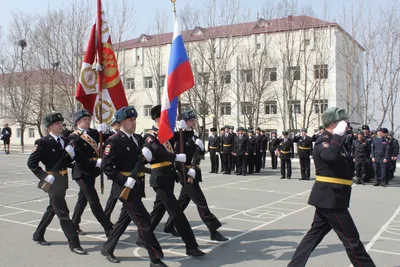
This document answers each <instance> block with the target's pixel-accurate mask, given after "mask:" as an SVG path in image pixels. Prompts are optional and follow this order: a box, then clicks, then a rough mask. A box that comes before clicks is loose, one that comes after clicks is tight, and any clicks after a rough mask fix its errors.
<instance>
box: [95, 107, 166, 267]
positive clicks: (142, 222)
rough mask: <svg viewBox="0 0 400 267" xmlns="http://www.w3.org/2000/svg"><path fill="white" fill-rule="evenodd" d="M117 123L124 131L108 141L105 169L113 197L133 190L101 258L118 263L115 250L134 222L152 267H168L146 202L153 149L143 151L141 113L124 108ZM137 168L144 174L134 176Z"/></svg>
mask: <svg viewBox="0 0 400 267" xmlns="http://www.w3.org/2000/svg"><path fill="white" fill-rule="evenodd" d="M115 117H116V120H118V121H119V122H120V123H121V130H120V131H118V132H117V134H115V135H113V136H112V137H110V138H108V140H107V143H106V148H105V152H104V156H103V160H102V162H101V168H102V170H103V171H104V173H105V174H106V175H107V178H108V179H110V180H112V181H113V187H112V188H113V190H112V191H113V196H114V198H115V199H118V198H119V196H120V195H121V192H122V190H123V189H124V187H125V188H129V189H130V192H129V195H128V198H127V200H126V201H123V202H122V209H121V214H120V216H119V219H118V221H117V222H116V224H115V229H114V230H113V231H112V233H111V235H110V236H109V238H108V239H107V241H106V242H105V243H104V245H103V247H102V249H101V254H102V255H103V256H106V257H107V259H108V260H109V261H110V262H113V263H118V262H119V260H118V259H117V258H116V257H115V256H114V249H115V246H116V245H117V243H118V240H119V238H120V237H121V235H122V234H123V233H124V232H125V230H126V228H127V227H128V225H129V224H130V222H131V221H133V222H134V223H135V224H136V226H137V229H138V235H139V236H140V238H141V240H142V241H143V246H144V247H145V248H146V250H147V252H148V254H149V257H150V260H151V263H150V266H153V267H155V266H160V267H161V266H167V265H165V264H164V263H163V262H162V261H161V259H162V258H163V257H164V254H163V252H162V249H161V246H160V244H159V243H158V241H157V238H156V237H155V235H154V232H153V230H152V229H151V222H150V216H149V213H148V212H147V210H146V208H145V206H144V205H143V202H142V198H143V197H145V192H144V190H145V186H144V183H145V174H144V172H142V171H143V170H144V169H145V168H144V167H143V164H144V163H145V161H144V160H143V159H142V158H141V154H142V153H143V156H144V157H145V159H146V160H149V161H150V160H151V158H152V154H151V152H150V150H149V149H147V148H143V139H142V137H141V136H140V135H138V134H135V130H136V118H137V111H136V109H135V108H134V107H123V108H121V109H120V110H118V111H117V112H116V114H115ZM136 164H141V165H142V166H141V168H140V169H141V171H140V172H136V173H132V171H133V170H134V169H135V166H136Z"/></svg>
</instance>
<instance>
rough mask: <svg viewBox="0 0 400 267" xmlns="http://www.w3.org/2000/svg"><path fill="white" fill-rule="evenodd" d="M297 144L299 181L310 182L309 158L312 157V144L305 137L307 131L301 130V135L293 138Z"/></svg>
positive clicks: (309, 138)
mask: <svg viewBox="0 0 400 267" xmlns="http://www.w3.org/2000/svg"><path fill="white" fill-rule="evenodd" d="M293 142H294V143H297V154H298V155H299V159H300V169H301V179H299V180H310V156H311V155H312V149H313V143H312V139H311V137H309V136H308V135H307V129H305V128H303V129H301V133H300V134H297V135H296V136H295V137H294V138H293Z"/></svg>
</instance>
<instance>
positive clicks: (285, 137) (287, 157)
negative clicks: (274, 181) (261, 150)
mask: <svg viewBox="0 0 400 267" xmlns="http://www.w3.org/2000/svg"><path fill="white" fill-rule="evenodd" d="M276 147H277V150H278V155H279V158H280V159H281V179H285V178H287V179H291V178H292V158H294V149H293V141H292V139H290V138H289V132H288V131H283V132H282V136H280V137H279V138H277V140H276Z"/></svg>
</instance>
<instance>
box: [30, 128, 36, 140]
mask: <svg viewBox="0 0 400 267" xmlns="http://www.w3.org/2000/svg"><path fill="white" fill-rule="evenodd" d="M29 138H35V129H31V128H29Z"/></svg>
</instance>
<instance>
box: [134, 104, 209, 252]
mask: <svg viewBox="0 0 400 267" xmlns="http://www.w3.org/2000/svg"><path fill="white" fill-rule="evenodd" d="M150 113H151V117H152V119H153V120H154V121H155V126H153V128H152V130H150V131H149V132H147V133H146V134H145V135H144V140H145V146H146V147H147V148H149V149H150V150H151V152H152V154H153V159H152V161H151V175H150V186H151V187H153V189H154V191H155V192H156V200H155V201H154V206H153V211H152V212H151V214H150V218H151V228H150V229H152V230H154V229H156V227H157V225H158V224H159V223H160V221H161V219H162V218H163V216H164V214H165V211H167V212H168V214H169V216H171V217H172V219H173V220H174V225H175V227H176V230H177V231H178V234H179V236H181V238H182V240H183V242H184V243H185V245H186V254H187V255H189V256H194V257H199V256H203V255H205V253H204V252H202V251H201V250H199V249H198V246H199V245H198V244H197V242H196V238H195V237H194V234H193V231H192V228H191V227H190V224H189V221H188V220H187V218H186V216H185V214H184V213H183V211H182V209H181V207H180V205H179V202H178V200H177V199H176V198H175V195H174V184H175V181H176V180H177V179H178V174H177V172H176V169H175V167H174V165H173V163H174V162H175V161H178V162H186V154H175V153H174V149H173V144H172V145H171V143H170V142H169V141H166V142H165V143H163V144H161V143H160V142H159V140H158V138H157V134H158V127H159V124H160V116H161V105H158V106H155V107H153V108H152V109H151V111H150ZM174 234H175V233H174ZM136 244H137V245H138V246H141V245H142V241H141V240H140V238H139V239H138V241H137V242H136Z"/></svg>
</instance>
